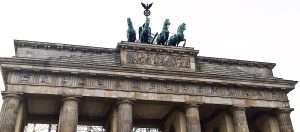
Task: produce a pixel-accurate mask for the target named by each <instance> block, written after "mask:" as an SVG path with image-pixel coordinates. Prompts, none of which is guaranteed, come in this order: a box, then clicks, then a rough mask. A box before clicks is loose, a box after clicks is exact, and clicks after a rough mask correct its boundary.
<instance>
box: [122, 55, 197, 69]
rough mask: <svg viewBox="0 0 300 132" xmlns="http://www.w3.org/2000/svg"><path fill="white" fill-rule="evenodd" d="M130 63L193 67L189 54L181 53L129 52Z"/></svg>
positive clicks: (128, 60) (128, 61)
mask: <svg viewBox="0 0 300 132" xmlns="http://www.w3.org/2000/svg"><path fill="white" fill-rule="evenodd" d="M126 58H127V63H128V64H139V65H152V66H164V67H173V68H191V62H190V57H189V56H186V55H185V56H183V55H180V54H157V53H151V52H127V56H126Z"/></svg>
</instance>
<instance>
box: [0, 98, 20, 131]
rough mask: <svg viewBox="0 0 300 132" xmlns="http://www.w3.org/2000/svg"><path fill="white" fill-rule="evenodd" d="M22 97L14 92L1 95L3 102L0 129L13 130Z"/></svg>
mask: <svg viewBox="0 0 300 132" xmlns="http://www.w3.org/2000/svg"><path fill="white" fill-rule="evenodd" d="M21 101H22V97H21V96H19V95H16V94H6V95H3V104H2V108H1V113H0V131H1V132H14V131H15V126H16V122H17V115H18V109H19V106H20V104H21V103H22V102H21Z"/></svg>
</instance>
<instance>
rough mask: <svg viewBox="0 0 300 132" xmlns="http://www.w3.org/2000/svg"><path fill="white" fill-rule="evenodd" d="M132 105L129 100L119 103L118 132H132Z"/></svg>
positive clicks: (122, 100)
mask: <svg viewBox="0 0 300 132" xmlns="http://www.w3.org/2000/svg"><path fill="white" fill-rule="evenodd" d="M132 104H133V101H132V100H129V99H121V100H119V101H118V102H117V105H118V121H117V123H118V130H117V132H131V131H132V128H133V127H132Z"/></svg>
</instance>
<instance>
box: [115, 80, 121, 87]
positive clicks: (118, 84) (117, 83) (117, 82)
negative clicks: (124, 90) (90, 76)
mask: <svg viewBox="0 0 300 132" xmlns="http://www.w3.org/2000/svg"><path fill="white" fill-rule="evenodd" d="M115 87H116V89H120V88H121V83H120V81H119V80H116V83H115Z"/></svg>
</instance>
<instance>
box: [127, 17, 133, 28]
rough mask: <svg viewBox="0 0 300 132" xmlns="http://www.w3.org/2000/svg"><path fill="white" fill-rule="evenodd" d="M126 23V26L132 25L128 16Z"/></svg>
mask: <svg viewBox="0 0 300 132" xmlns="http://www.w3.org/2000/svg"><path fill="white" fill-rule="evenodd" d="M127 24H128V27H133V26H132V22H131V19H130V18H127Z"/></svg>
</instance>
